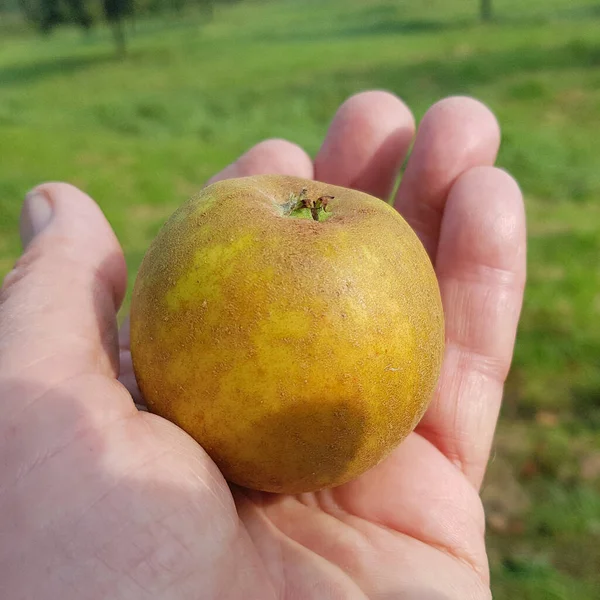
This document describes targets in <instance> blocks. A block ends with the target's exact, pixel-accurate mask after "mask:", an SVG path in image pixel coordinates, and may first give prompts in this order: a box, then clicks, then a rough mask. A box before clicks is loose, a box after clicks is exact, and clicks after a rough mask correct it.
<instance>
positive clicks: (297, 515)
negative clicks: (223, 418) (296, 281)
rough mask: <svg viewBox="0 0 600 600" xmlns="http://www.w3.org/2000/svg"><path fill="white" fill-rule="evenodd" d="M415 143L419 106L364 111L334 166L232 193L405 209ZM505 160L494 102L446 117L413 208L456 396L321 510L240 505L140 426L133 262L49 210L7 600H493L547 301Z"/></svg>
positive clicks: (467, 103)
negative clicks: (524, 316) (520, 409)
mask: <svg viewBox="0 0 600 600" xmlns="http://www.w3.org/2000/svg"><path fill="white" fill-rule="evenodd" d="M413 133H414V124H413V119H412V116H411V115H410V112H409V111H408V109H407V108H406V107H405V106H404V105H403V104H402V103H401V102H400V101H399V100H398V99H397V98H395V97H393V96H391V95H389V94H386V93H383V92H368V93H364V94H359V95H358V96H355V97H353V98H351V99H350V100H348V101H347V102H346V103H345V104H344V105H343V106H342V107H341V109H340V110H339V112H338V114H337V115H336V117H335V119H334V121H333V123H332V125H331V127H330V129H329V132H328V134H327V138H326V140H325V142H324V144H323V146H322V148H321V150H320V152H319V154H318V156H317V158H316V160H315V162H314V164H313V162H312V161H311V160H310V159H309V158H308V156H307V155H306V154H305V153H304V152H303V151H302V150H300V149H299V148H298V147H297V146H294V145H292V144H289V143H287V142H283V141H274V140H271V141H268V142H263V143H262V144H259V145H258V146H256V147H254V148H253V149H252V150H250V151H249V152H248V153H247V154H245V155H244V156H243V157H241V158H240V159H239V160H238V161H237V162H236V163H234V164H233V165H231V166H229V167H227V168H226V169H225V170H224V171H223V172H222V173H221V174H220V175H219V176H217V178H219V179H223V178H227V177H235V176H242V175H251V174H259V173H284V174H289V175H297V176H300V177H306V178H313V177H314V178H316V179H319V180H323V181H327V182H329V183H332V184H337V185H343V186H347V187H355V188H357V189H361V190H364V191H367V192H370V193H372V194H374V195H376V196H379V197H387V196H388V195H389V194H390V193H391V190H392V187H393V183H394V180H395V177H396V174H397V171H398V169H399V167H400V164H401V163H402V161H403V159H404V156H405V155H406V153H407V150H408V147H409V145H410V142H411V139H412V137H413ZM498 143H499V132H498V128H497V125H496V121H495V119H494V118H493V116H492V115H491V114H490V113H489V111H488V110H487V109H485V108H484V107H483V106H482V105H480V104H479V103H476V102H475V101H473V100H469V99H460V98H452V99H448V100H445V101H442V102H440V103H438V104H437V105H435V106H434V107H432V108H431V109H430V111H429V112H428V113H427V115H426V116H425V118H424V120H423V122H422V124H421V126H420V129H419V133H418V135H417V138H416V143H415V147H414V150H413V152H412V156H411V158H410V160H409V162H408V166H407V169H406V172H405V175H404V177H403V180H402V184H401V186H400V189H399V191H398V194H397V195H396V198H395V205H396V206H397V207H398V209H399V210H400V212H401V213H402V214H403V215H404V216H405V218H406V219H407V220H408V221H409V223H410V224H411V225H412V226H413V228H414V229H415V230H416V231H417V233H418V234H419V236H420V237H421V240H422V241H423V243H424V244H425V246H426V248H427V250H428V251H429V253H430V256H431V258H432V260H433V262H434V265H435V268H436V271H437V274H438V277H439V282H440V288H441V292H442V297H443V303H444V309H445V315H446V337H447V348H446V355H445V360H444V365H443V370H442V375H441V378H440V381H439V385H438V390H437V393H436V395H435V398H434V399H433V402H432V404H431V407H430V408H429V410H428V412H427V413H426V415H425V417H424V418H423V420H422V421H421V423H420V425H419V427H418V429H417V431H416V432H415V433H413V434H411V436H409V437H408V438H407V439H406V440H405V441H404V442H403V443H402V444H401V445H400V446H399V447H398V448H397V449H396V450H395V451H394V452H393V453H392V455H391V456H390V457H389V458H388V459H386V460H385V461H384V462H383V463H381V464H380V465H379V466H377V467H376V468H374V469H372V470H371V471H369V472H368V473H366V474H365V475H363V476H362V477H361V478H359V479H358V480H356V481H353V482H351V483H349V484H346V485H344V486H341V487H338V488H335V489H332V490H324V491H321V492H318V493H314V494H302V495H299V496H278V495H271V494H264V493H258V492H251V491H248V490H243V489H240V488H236V487H234V486H232V488H231V489H230V487H229V486H228V485H227V484H226V482H225V481H224V480H223V478H222V476H221V475H220V473H219V472H218V470H217V468H216V466H215V465H214V463H212V461H211V460H210V459H209V457H208V456H207V455H206V453H205V452H204V451H203V450H202V449H201V448H200V446H198V445H197V444H196V443H195V442H194V441H193V440H192V439H191V438H190V437H188V436H187V435H186V434H185V433H183V432H182V431H181V430H179V429H178V428H177V427H175V426H174V425H172V424H171V423H169V422H167V421H165V420H163V419H161V418H160V417H157V416H155V415H152V414H150V413H148V412H145V411H138V410H137V409H136V407H135V405H134V402H133V401H132V395H133V397H134V398H136V399H137V400H139V401H141V399H140V398H139V396H138V392H137V389H136V387H135V381H134V378H133V373H132V370H131V361H130V356H129V353H128V333H127V328H126V327H125V328H124V329H123V331H122V332H121V333H122V335H121V352H120V356H121V360H120V361H119V351H118V348H117V326H116V311H117V309H118V307H119V304H120V302H121V300H122V297H123V293H124V289H125V285H126V277H125V266H124V261H123V256H122V253H121V250H120V248H119V245H118V243H117V240H116V238H115V237H114V234H113V233H112V231H111V230H110V228H109V226H108V224H107V223H106V221H105V220H104V218H103V216H102V214H101V212H100V210H99V209H98V207H97V206H96V205H95V204H94V203H93V202H92V201H91V200H90V199H89V198H88V197H87V196H85V195H84V194H83V193H82V192H79V191H78V190H76V189H75V188H73V187H71V186H67V185H64V184H47V185H44V186H41V187H40V188H38V189H37V194H36V195H34V196H30V197H29V198H28V200H27V201H26V203H25V207H24V211H23V218H22V235H23V238H24V242H25V243H26V250H25V253H24V255H23V256H22V258H21V259H20V260H19V261H18V263H17V266H16V267H15V269H14V270H13V271H12V272H11V273H10V274H9V275H8V276H7V278H6V280H5V282H4V286H3V289H2V292H1V295H0V415H1V416H0V457H1V462H0V539H1V540H2V542H1V544H0V597H2V598H6V599H7V600H8V599H10V600H21V599H22V600H31V599H38V598H40V599H49V600H53V599H55V598H56V599H59V598H60V599H61V600H64V599H70V598H76V599H77V600H88V599H89V600H96V599H104V598H111V599H113V600H121V599H127V600H134V599H135V600H137V599H141V598H161V600H170V599H173V600H185V599H188V598H190V599H194V600H198V599H199V598H201V599H203V600H204V599H213V598H214V599H228V600H235V599H237V598H243V599H252V600H254V599H256V600H271V599H273V600H275V599H277V600H284V599H285V600H291V599H296V598H299V599H300V598H301V599H303V600H304V599H312V598H314V599H317V600H327V599H342V598H344V599H346V598H352V599H355V598H379V599H386V600H387V599H390V600H391V599H392V598H394V599H395V598H398V599H400V598H401V599H403V600H417V599H418V600H455V599H456V600H467V599H477V600H479V599H485V598H490V591H489V580H488V569H487V559H486V552H485V546H484V515H483V509H482V506H481V502H480V499H479V495H478V489H479V486H480V484H481V481H482V478H483V475H484V472H485V467H486V463H487V459H488V455H489V450H490V445H491V441H492V437H493V432H494V427H495V424H496V420H497V415H498V410H499V406H500V400H501V395H502V387H503V382H504V379H505V376H506V373H507V370H508V368H509V364H510V360H511V356H512V349H513V343H514V337H515V330H516V326H517V321H518V315H519V311H520V306H521V300H522V293H523V286H524V279H525V235H524V229H525V224H524V215H523V205H522V200H521V195H520V192H519V190H518V187H517V186H516V184H515V183H514V181H513V180H512V179H511V178H510V177H509V176H508V175H506V174H505V173H503V172H502V171H499V170H496V169H494V168H493V167H491V166H490V165H492V164H493V162H494V160H495V155H496V151H497V147H498ZM34 234H36V235H34ZM119 363H120V364H119ZM118 376H120V379H121V381H122V383H123V384H124V385H122V384H121V383H119V382H118V381H117V377H118Z"/></svg>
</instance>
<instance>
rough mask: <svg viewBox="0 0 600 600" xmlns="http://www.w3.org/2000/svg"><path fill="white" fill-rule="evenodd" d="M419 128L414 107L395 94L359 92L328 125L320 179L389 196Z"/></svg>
mask: <svg viewBox="0 0 600 600" xmlns="http://www.w3.org/2000/svg"><path fill="white" fill-rule="evenodd" d="M414 132H415V121H414V118H413V116H412V113H411V112H410V110H409V109H408V108H407V107H406V105H405V104H404V103H403V102H402V101H401V100H400V99H399V98H397V97H396V96H394V95H393V94H390V93H389V92H383V91H370V92H363V93H360V94H356V95H355V96H352V97H351V98H349V99H348V100H346V102H344V104H342V106H341V107H340V109H339V110H338V111H337V113H336V115H335V117H334V119H333V121H332V123H331V126H330V127H329V132H328V134H327V137H326V138H325V141H324V143H323V145H322V146H321V149H320V150H319V153H318V155H317V158H316V159H315V179H317V180H319V181H324V182H327V183H331V184H332V185H341V186H344V187H351V188H354V189H357V190H360V191H363V192H367V193H368V194H371V195H373V196H376V197H378V198H383V199H387V198H388V197H389V196H390V194H391V192H392V188H393V186H394V183H395V181H396V177H397V175H398V171H399V169H400V166H401V165H402V162H403V161H404V159H405V157H406V154H407V152H408V149H409V147H410V144H411V142H412V138H413V135H414Z"/></svg>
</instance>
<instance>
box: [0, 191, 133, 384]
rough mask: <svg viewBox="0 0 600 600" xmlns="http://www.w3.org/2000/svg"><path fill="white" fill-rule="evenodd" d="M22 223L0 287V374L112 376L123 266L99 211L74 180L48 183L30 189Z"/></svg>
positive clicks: (115, 369) (60, 377)
mask: <svg viewBox="0 0 600 600" xmlns="http://www.w3.org/2000/svg"><path fill="white" fill-rule="evenodd" d="M20 229H21V238H22V241H23V245H24V247H25V250H24V253H23V255H22V256H21V258H20V259H19V260H18V262H17V264H16V266H15V268H14V269H13V270H12V271H11V272H10V273H9V274H8V275H7V277H6V279H5V281H4V284H3V286H2V289H1V290H0V376H3V377H4V376H7V377H9V376H15V375H19V374H21V375H22V374H23V372H24V371H27V373H28V378H30V379H40V378H43V379H44V383H46V385H48V384H52V383H56V382H58V381H64V380H65V379H68V378H71V377H74V376H77V375H81V374H102V375H109V376H111V377H116V376H117V375H118V352H117V323H116V313H117V310H118V307H119V305H120V303H121V301H122V299H123V294H124V291H125V286H126V269H125V261H124V258H123V253H122V251H121V248H120V246H119V244H118V242H117V239H116V237H115V235H114V233H113V232H112V230H111V228H110V226H109V224H108V222H107V221H106V219H105V218H104V215H103V214H102V211H101V210H100V208H99V207H98V205H97V204H95V203H94V202H93V200H91V198H89V197H88V196H87V195H86V194H84V193H83V192H81V191H79V190H78V189H76V188H74V187H73V186H70V185H67V184H64V183H48V184H44V185H42V186H39V187H38V188H36V189H34V190H33V191H32V192H30V193H29V194H28V195H27V198H26V199H25V202H24V204H23V209H22V212H21V228H20ZM48 379H51V380H52V381H48Z"/></svg>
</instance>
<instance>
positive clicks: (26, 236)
mask: <svg viewBox="0 0 600 600" xmlns="http://www.w3.org/2000/svg"><path fill="white" fill-rule="evenodd" d="M50 219H52V206H51V204H50V201H49V200H48V197H47V196H45V195H44V194H42V193H41V192H38V191H35V190H34V191H32V192H29V193H28V194H27V196H25V202H23V209H22V210H21V222H20V227H19V229H20V232H21V243H22V244H23V248H25V247H26V246H27V245H28V244H29V242H31V240H32V239H33V238H34V237H35V236H36V235H38V234H39V233H40V232H41V231H43V230H44V229H45V227H46V225H48V223H49V222H50Z"/></svg>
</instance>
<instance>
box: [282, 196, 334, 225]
mask: <svg viewBox="0 0 600 600" xmlns="http://www.w3.org/2000/svg"><path fill="white" fill-rule="evenodd" d="M307 194H308V190H307V189H306V188H302V189H301V190H300V193H299V194H290V199H289V201H288V202H287V203H286V204H285V205H284V209H285V211H286V214H287V215H289V216H293V217H305V215H306V210H307V209H308V211H309V212H310V216H311V217H312V219H313V220H314V221H320V220H321V217H323V216H324V215H323V213H326V212H327V205H328V203H329V201H330V200H333V198H334V196H320V197H319V198H317V199H316V200H313V199H312V198H309V197H308V196H307Z"/></svg>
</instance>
